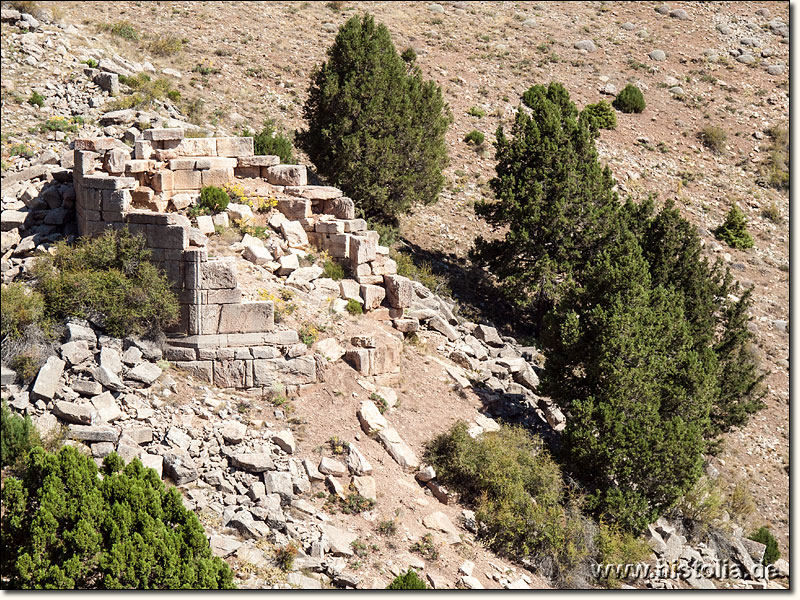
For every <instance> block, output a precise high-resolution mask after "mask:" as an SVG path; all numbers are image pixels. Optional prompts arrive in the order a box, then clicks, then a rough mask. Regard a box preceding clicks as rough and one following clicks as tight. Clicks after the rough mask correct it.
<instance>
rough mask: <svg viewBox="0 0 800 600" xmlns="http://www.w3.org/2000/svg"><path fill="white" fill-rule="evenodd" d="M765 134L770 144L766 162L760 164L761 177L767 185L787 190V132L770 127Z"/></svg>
mask: <svg viewBox="0 0 800 600" xmlns="http://www.w3.org/2000/svg"><path fill="white" fill-rule="evenodd" d="M767 134H768V135H769V137H770V139H771V140H772V144H771V145H770V147H769V148H768V150H767V160H766V161H764V162H763V163H762V176H763V177H764V179H765V180H766V182H767V184H768V185H770V186H772V187H774V188H776V189H779V190H788V189H789V130H788V129H786V128H784V127H771V128H770V129H769V130H768V131H767Z"/></svg>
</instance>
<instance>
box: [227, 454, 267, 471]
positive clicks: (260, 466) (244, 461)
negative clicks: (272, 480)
mask: <svg viewBox="0 0 800 600" xmlns="http://www.w3.org/2000/svg"><path fill="white" fill-rule="evenodd" d="M230 462H231V465H232V466H234V467H236V468H238V469H242V470H243V471H247V472H248V473H263V472H264V471H269V470H270V469H274V468H275V463H274V462H273V461H272V457H271V456H270V455H269V454H265V453H263V452H241V453H237V454H233V455H231V456H230Z"/></svg>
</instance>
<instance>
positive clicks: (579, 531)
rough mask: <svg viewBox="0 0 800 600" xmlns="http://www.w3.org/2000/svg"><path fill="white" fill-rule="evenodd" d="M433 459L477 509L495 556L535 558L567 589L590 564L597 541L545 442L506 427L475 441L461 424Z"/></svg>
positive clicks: (440, 442) (432, 449) (431, 450)
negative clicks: (583, 566) (583, 565)
mask: <svg viewBox="0 0 800 600" xmlns="http://www.w3.org/2000/svg"><path fill="white" fill-rule="evenodd" d="M425 460H426V461H427V462H428V463H429V464H431V465H432V466H433V467H434V468H435V469H436V473H437V477H438V478H439V480H440V481H441V482H442V483H444V484H445V485H447V486H448V487H451V488H452V489H454V490H455V491H457V492H459V493H460V495H461V498H462V499H463V500H465V501H466V502H468V503H470V504H473V505H474V506H476V508H477V511H476V519H477V520H478V522H479V527H480V532H481V534H480V535H481V537H483V538H484V539H485V540H486V541H487V542H488V544H489V545H490V547H492V548H493V549H494V550H495V551H497V552H500V553H502V554H505V555H508V556H515V557H519V558H528V559H531V560H533V561H534V562H535V563H537V564H538V565H539V566H540V568H542V569H543V570H545V571H547V572H548V575H549V576H552V577H554V578H556V579H559V580H561V581H562V582H567V581H569V579H570V572H571V571H572V570H573V569H575V568H576V567H578V566H579V565H580V564H581V563H582V562H584V561H585V559H586V558H587V556H588V554H589V551H590V546H591V543H592V539H591V536H588V535H587V533H586V531H585V519H584V518H583V517H582V516H581V514H580V510H579V505H578V502H577V501H576V500H575V499H573V498H571V497H570V496H569V495H568V494H567V490H566V489H565V486H564V484H563V481H562V476H561V471H560V469H559V468H558V466H557V465H556V464H555V462H553V460H552V459H551V458H550V456H549V454H548V453H547V451H546V450H545V449H544V447H543V446H542V444H541V442H540V441H539V440H538V439H536V438H534V437H533V436H531V435H530V434H529V433H528V432H527V431H525V430H524V429H522V428H520V427H513V426H507V425H503V426H501V429H500V430H499V431H497V432H494V433H485V434H483V435H482V436H480V437H479V438H477V439H474V438H472V437H470V435H469V434H468V433H467V425H466V423H464V422H459V423H456V425H454V426H453V427H452V429H451V430H450V431H449V432H447V433H444V434H441V435H440V436H438V437H437V438H435V439H434V440H433V441H432V442H431V443H430V444H429V445H428V447H427V449H426V452H425ZM587 538H588V539H587Z"/></svg>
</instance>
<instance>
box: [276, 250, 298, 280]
mask: <svg viewBox="0 0 800 600" xmlns="http://www.w3.org/2000/svg"><path fill="white" fill-rule="evenodd" d="M278 263H279V264H280V267H278V275H281V276H286V275H289V274H291V273H292V272H293V271H295V270H297V269H299V268H300V260H299V259H298V258H297V255H296V254H287V255H286V256H281V257H280V258H279V259H278Z"/></svg>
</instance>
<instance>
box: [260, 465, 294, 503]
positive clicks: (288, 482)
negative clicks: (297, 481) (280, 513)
mask: <svg viewBox="0 0 800 600" xmlns="http://www.w3.org/2000/svg"><path fill="white" fill-rule="evenodd" d="M264 487H265V488H266V490H267V493H268V494H278V495H279V496H280V497H281V504H290V503H291V501H292V499H293V498H294V488H293V486H292V475H291V473H287V472H285V471H268V472H266V473H264Z"/></svg>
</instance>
